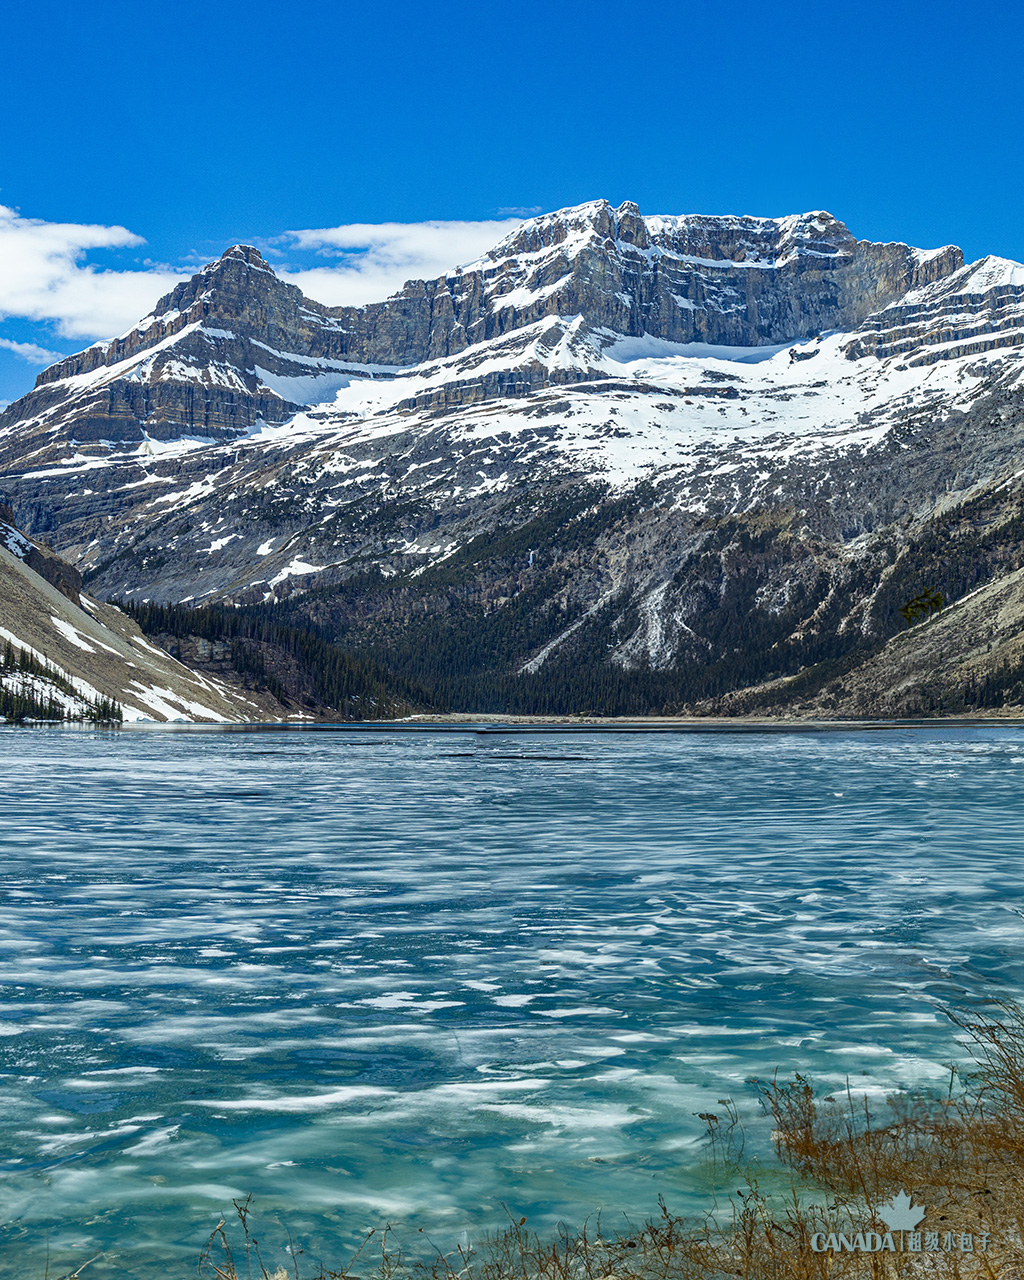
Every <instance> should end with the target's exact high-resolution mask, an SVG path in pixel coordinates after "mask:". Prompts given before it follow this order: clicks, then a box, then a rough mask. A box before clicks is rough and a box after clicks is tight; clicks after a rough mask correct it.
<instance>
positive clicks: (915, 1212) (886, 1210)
mask: <svg viewBox="0 0 1024 1280" xmlns="http://www.w3.org/2000/svg"><path fill="white" fill-rule="evenodd" d="M926 1213H927V1209H922V1208H921V1206H920V1205H919V1204H914V1203H913V1201H912V1200H911V1198H910V1196H908V1195H907V1193H906V1192H905V1191H901V1192H900V1193H899V1194H898V1195H895V1196H893V1198H892V1199H891V1200H890V1201H889V1202H888V1203H887V1204H883V1205H882V1206H881V1208H880V1209H879V1210H878V1216H879V1217H880V1218H881V1219H882V1221H883V1222H884V1223H885V1225H886V1226H887V1227H888V1228H889V1230H890V1231H913V1230H914V1228H915V1227H916V1226H917V1224H918V1223H919V1222H920V1221H921V1219H922V1218H923V1217H924V1215H925V1214H926Z"/></svg>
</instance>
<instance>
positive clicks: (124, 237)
mask: <svg viewBox="0 0 1024 1280" xmlns="http://www.w3.org/2000/svg"><path fill="white" fill-rule="evenodd" d="M143 243H144V241H143V239H142V237H141V236H137V235H135V234H134V233H133V232H131V231H129V230H128V229H127V228H126V227H104V226H92V225H83V224H79V223H68V222H43V221H41V220H40V219H37V218H23V217H22V216H21V214H19V213H18V212H17V211H16V210H14V209H8V208H6V207H5V206H3V205H0V317H4V316H20V317H23V318H24V319H27V320H48V321H51V322H52V323H53V324H54V325H55V326H56V329H57V332H58V333H59V334H60V335H61V336H62V337H66V338H104V337H109V336H110V335H111V334H113V333H120V332H121V331H122V330H124V329H127V328H128V327H129V326H130V325H131V324H133V323H134V322H135V321H136V320H138V319H139V318H140V317H142V316H144V315H146V313H147V312H148V311H149V310H150V309H151V308H152V306H153V303H154V302H155V301H156V300H157V298H159V297H160V295H161V294H163V293H166V292H167V290H168V289H171V288H173V286H174V285H175V284H176V283H177V282H178V281H179V280H181V279H185V278H186V277H187V274H188V273H187V272H186V273H181V274H178V273H175V272H172V271H169V270H166V269H156V270H146V271H108V270H103V269H101V268H100V267H98V266H95V265H94V264H92V263H88V262H86V261H85V258H86V255H87V253H88V252H89V250H90V249H123V248H129V247H133V246H136V245H141V244H143ZM3 345H4V347H5V348H7V349H13V348H10V346H9V344H8V343H7V342H5V343H4V344H3ZM20 345H29V346H31V345H32V344H20ZM17 354H22V353H20V352H19V353H17ZM24 358H25V359H30V358H31V357H29V356H28V355H25V357H24Z"/></svg>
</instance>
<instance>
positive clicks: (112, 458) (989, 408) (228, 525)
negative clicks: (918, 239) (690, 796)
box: [0, 201, 1024, 697]
mask: <svg viewBox="0 0 1024 1280" xmlns="http://www.w3.org/2000/svg"><path fill="white" fill-rule="evenodd" d="M1022 373H1024V267H1021V266H1019V265H1017V264H1015V263H1011V262H1007V261H1005V260H1001V259H997V258H986V259H984V260H982V261H981V262H978V263H974V264H970V265H965V264H964V262H963V257H962V254H961V253H960V251H959V250H958V249H956V248H954V247H952V246H947V247H945V248H942V249H938V250H932V251H922V250H918V249H914V248H911V247H909V246H907V245H903V244H873V243H870V242H866V241H860V240H857V239H856V238H855V237H854V236H853V235H851V233H850V232H849V231H848V230H847V228H846V227H845V226H844V225H843V224H842V223H840V222H837V221H836V220H835V219H834V218H832V217H831V216H830V215H829V214H826V213H820V212H819V213H810V214H804V215H799V216H793V217H788V218H781V219H769V218H748V217H717V218H716V217H708V216H679V217H643V216H641V215H640V213H639V211H638V210H637V208H636V206H635V205H632V204H628V203H627V204H624V205H622V206H620V207H619V208H618V209H614V208H612V207H611V206H609V205H608V204H607V202H604V201H598V202H594V203H591V204H587V205H582V206H579V207H578V208H574V209H568V210H563V211H560V212H559V213H555V214H549V215H545V216H544V217H540V218H535V219H533V220H531V221H529V222H527V223H525V224H523V225H522V226H521V227H519V228H518V229H517V230H516V231H514V232H513V233H512V234H511V235H509V236H508V237H506V239H504V240H503V241H502V242H501V243H500V244H498V245H497V246H496V247H495V248H494V249H492V250H491V251H490V252H489V253H488V254H487V255H485V256H484V257H483V258H481V259H479V260H478V261H476V262H473V263H470V264H466V265H464V266H463V267H462V268H456V269H453V270H452V271H450V272H448V273H447V274H446V275H445V276H443V277H440V278H439V279H437V280H433V281H412V282H410V283H408V284H407V285H406V286H405V288H404V289H403V290H402V291H401V292H400V293H399V294H396V295H395V296H394V297H392V298H390V299H387V300H385V301H383V302H380V303H375V304H372V305H369V306H365V307H359V308H328V307H324V306H322V305H320V304H319V303H316V302H314V301H312V300H310V299H307V298H305V297H304V296H303V295H302V293H301V292H300V291H299V290H298V289H296V288H295V287H294V286H292V285H288V284H286V283H284V282H282V281H281V280H279V279H278V278H277V277H276V276H275V274H274V272H273V271H272V270H271V268H270V267H269V266H268V265H267V263H266V262H264V260H263V259H262V258H261V256H260V255H259V254H258V253H257V251H256V250H255V249H252V248H248V247H245V246H235V247H233V248H231V249H229V250H228V251H227V252H226V253H225V254H224V256H223V257H222V258H221V259H220V260H219V261H218V262H215V263H211V264H210V265H209V266H207V267H205V268H204V269H203V270H202V271H201V272H199V273H197V274H196V275H195V276H194V277H193V278H192V279H191V280H190V281H188V282H186V283H184V284H182V285H180V286H178V288H176V289H175V290H174V291H173V292H172V293H170V294H169V295H167V297H165V298H163V299H161V300H160V302H159V303H158V304H157V305H156V307H155V308H154V310H153V312H152V314H151V315H149V316H147V317H146V318H145V319H143V320H142V321H140V322H139V324H138V325H136V326H135V327H134V328H133V329H132V330H130V331H129V332H128V333H126V334H123V335H122V336H121V337H119V338H117V339H114V340H112V341H111V342H108V343H98V344H96V345H95V346H93V347H91V348H89V349H88V350H87V351H85V352H82V353H81V354H80V355H78V356H73V357H70V358H68V359H67V360H64V361H61V362H60V363H58V364H56V365H54V366H53V367H52V368H50V369H48V370H46V372H45V373H43V374H42V375H41V376H40V378H39V379H38V381H37V385H36V388H35V390H33V391H32V392H31V393H30V394H29V395H27V396H25V397H24V398H23V399H22V400H20V401H18V402H17V403H16V404H14V405H12V406H10V408H9V409H8V410H7V411H6V412H5V413H4V414H3V415H0V468H2V469H0V492H2V493H3V494H5V495H6V496H7V499H8V501H10V502H11V503H12V505H13V506H14V508H15V509H16V511H17V514H18V516H19V518H20V520H21V521H22V523H23V524H24V525H26V526H27V527H28V528H30V529H33V530H38V531H45V532H46V533H47V536H48V537H49V538H50V539H51V540H52V541H53V542H54V544H55V545H57V546H58V547H59V548H61V549H62V550H63V551H65V552H66V553H68V554H69V555H71V556H72V557H73V558H75V559H76V560H77V562H78V564H79V566H80V567H81V568H82V569H83V571H84V572H86V574H87V575H89V576H90V577H91V579H92V582H93V586H94V589H96V590H99V591H101V592H105V593H108V594H117V595H125V596H134V597H136V598H155V599H162V600H193V601H195V600H200V599H202V600H222V601H233V602H257V601H264V600H265V601H281V600H283V599H284V598H285V597H288V598H289V603H288V608H289V609H291V610H293V611H294V610H298V611H304V612H305V614H306V615H307V616H309V617H315V618H316V619H317V620H318V622H319V623H320V624H322V625H323V627H324V628H325V629H326V630H328V631H330V632H331V634H333V635H338V636H341V637H343V638H346V639H347V641H348V642H350V643H352V644H353V645H355V646H357V647H364V648H365V647H369V648H370V649H373V650H374V651H378V652H379V651H381V645H384V646H385V648H388V647H390V648H389V651H393V650H394V648H395V645H396V644H400V643H405V640H404V639H402V637H408V636H409V635H411V634H412V633H413V631H415V632H416V634H418V635H421V636H422V637H423V642H424V643H427V644H432V643H434V642H435V640H436V635H435V632H436V629H437V628H438V627H441V626H442V623H443V625H444V626H448V627H451V626H454V627H455V628H456V631H457V632H458V634H459V635H460V636H462V637H463V639H464V641H465V643H466V644H470V643H471V638H472V637H473V636H479V635H480V634H482V633H483V632H484V631H487V629H488V628H490V629H491V630H494V629H495V627H496V626H498V624H497V622H496V621H495V619H496V618H499V617H504V618H510V617H511V616H512V612H515V611H517V610H518V611H519V612H520V613H523V612H524V611H525V613H526V614H528V623H525V624H524V625H523V626H522V627H519V628H518V630H516V635H515V639H514V640H510V641H509V642H508V643H507V644H506V645H505V647H504V648H501V647H500V646H499V649H500V652H495V654H493V655H491V656H490V657H488V658H486V659H481V662H482V663H484V664H485V665H486V662H490V664H491V666H490V668H489V670H491V671H492V673H493V674H495V676H497V674H498V673H504V675H506V676H511V675H514V673H516V672H526V673H534V674H537V673H540V672H542V671H545V670H548V671H550V670H551V669H552V667H553V666H556V665H557V664H559V663H562V664H565V665H567V667H568V666H569V665H571V666H572V667H573V670H574V671H578V670H579V669H580V662H581V661H582V660H583V658H582V657H581V655H585V663H586V664H589V667H588V669H591V668H592V669H594V670H597V669H598V668H600V669H601V670H605V669H610V668H609V664H610V667H611V668H614V669H615V670H618V671H620V672H630V671H632V672H639V671H647V670H652V671H660V672H665V673H672V672H675V673H677V675H678V674H679V673H680V672H682V671H683V670H684V669H689V668H690V667H692V666H693V665H694V664H698V665H699V666H700V667H701V669H702V670H704V671H705V672H706V671H707V670H710V669H715V670H718V671H719V672H720V679H718V681H717V684H715V686H714V687H715V688H716V689H718V688H726V687H733V686H734V685H735V684H736V682H737V681H739V682H743V681H747V682H749V680H750V679H751V678H753V677H756V676H761V675H765V674H785V672H786V671H788V670H791V669H792V670H795V669H796V668H797V667H798V666H800V665H805V664H806V663H807V662H808V661H818V660H820V659H822V658H825V659H828V660H832V658H834V657H836V656H837V655H839V654H841V653H843V652H846V651H847V650H849V649H850V647H851V646H852V645H855V644H856V643H859V642H861V641H865V638H867V639H869V640H871V639H878V638H880V637H881V638H884V636H885V635H886V634H887V633H891V632H892V630H893V628H894V627H895V626H897V625H898V620H897V619H896V618H895V616H894V615H895V614H896V611H897V609H898V607H899V604H900V603H902V601H901V600H897V598H896V597H897V596H898V595H899V593H900V592H901V591H903V590H904V588H906V590H910V588H911V587H912V586H913V585H914V581H915V580H916V579H914V574H915V573H917V572H918V569H915V568H914V565H913V564H912V563H911V562H912V561H913V555H912V554H911V551H912V548H913V547H915V546H917V545H918V542H919V540H920V536H921V530H923V529H924V528H925V527H926V526H927V527H929V528H930V527H931V524H929V522H934V521H935V520H936V519H938V518H939V516H940V515H941V514H942V512H948V511H950V510H952V509H954V508H956V507H957V505H958V504H962V502H963V501H976V500H977V499H978V496H979V495H980V494H982V493H983V492H984V493H988V492H990V491H991V492H996V491H998V492H999V493H1001V494H1003V498H1006V496H1007V495H1009V494H1013V493H1015V492H1016V487H1017V484H1018V481H1017V471H1018V469H1019V468H1018V466H1017V461H1018V458H1019V446H1020V440H1019V433H1020V428H1021V426H1022V425H1024V413H1022V407H1021V397H1022V385H1024V384H1022V383H1021V375H1022ZM1000 485H1002V486H1003V488H1002V489H999V488H998V486H1000ZM1002 500H1003V499H1000V501H1002ZM943 518H945V517H943ZM520 543H522V545H521V546H520ZM994 554H995V553H993V555H994ZM908 557H909V559H908ZM914 563H915V564H916V562H914ZM928 568H929V570H930V565H929V566H928ZM919 569H920V572H925V566H923V565H922V566H919ZM936 571H937V570H936ZM955 576H956V575H954V577H955ZM961 576H962V575H961ZM904 577H906V581H904ZM957 580H958V581H959V579H957ZM313 588H315V589H316V590H312V589H313ZM946 589H947V591H954V592H955V591H956V590H957V589H958V588H956V586H955V585H953V584H952V583H950V584H947V588H946ZM911 594H913V592H911ZM890 596H891V598H890ZM510 610H511V611H512V612H510ZM432 628H433V630H432ZM498 630H501V627H500V626H498ZM514 630H515V628H514ZM858 637H859V639H858ZM385 641H386V644H385ZM503 643H504V642H503ZM755 649H756V653H755ZM766 654H768V655H769V656H766ZM573 655H576V656H575V657H574V656H573ZM743 655H746V656H745V657H744V656H743ZM410 662H412V666H411V667H410V670H413V669H416V671H417V672H418V674H420V675H422V674H423V671H422V669H420V668H416V663H415V662H413V661H412V659H410ZM481 669H482V668H481ZM679 680H682V676H681V675H680V676H679ZM692 683H693V682H692V681H691V684H692ZM698 683H699V682H698ZM677 685H678V687H679V688H680V689H682V688H683V686H684V685H685V680H683V683H682V684H679V681H678V680H677ZM659 687H660V686H659ZM666 687H667V686H666ZM686 687H687V688H689V686H686ZM694 687H696V686H694ZM702 687H703V686H702ZM573 696H575V695H573ZM652 696H653V695H652ZM658 696H660V694H659V695H658ZM682 696H683V694H680V697H682Z"/></svg>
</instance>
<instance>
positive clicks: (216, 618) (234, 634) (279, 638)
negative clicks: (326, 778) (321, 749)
mask: <svg viewBox="0 0 1024 1280" xmlns="http://www.w3.org/2000/svg"><path fill="white" fill-rule="evenodd" d="M115 603H117V605H118V608H120V609H122V610H123V611H124V612H125V613H127V614H128V615H129V617H131V618H134V619H135V621H136V622H137V623H138V624H139V626H140V627H141V628H142V630H143V631H144V632H146V634H147V635H151V636H161V635H162V636H167V635H170V636H174V637H175V638H178V639H185V638H187V637H196V638H197V639H201V640H209V641H211V642H216V641H221V642H224V643H226V644H228V645H229V646H230V657H229V660H230V663H231V665H232V667H233V668H234V669H235V671H237V672H238V674H239V675H240V676H242V677H243V678H244V679H245V680H246V681H247V683H249V684H250V685H251V686H253V687H256V688H260V689H265V690H266V691H267V692H268V693H270V694H271V695H272V696H273V697H274V698H276V699H277V700H278V701H279V702H281V703H282V704H283V705H288V704H289V703H291V702H295V703H299V704H301V705H304V706H305V707H306V708H310V707H312V706H319V707H322V708H328V709H330V710H333V711H336V712H338V713H339V714H340V715H341V716H342V717H343V718H344V719H349V720H364V719H376V718H391V717H394V716H399V715H408V714H410V713H411V712H414V711H422V710H424V709H426V708H427V707H428V706H429V699H428V698H427V696H426V694H425V692H424V690H423V689H422V688H420V687H419V686H417V685H416V684H415V683H414V682H412V681H410V680H406V679H403V678H401V677H400V676H392V675H391V674H390V673H389V672H388V671H387V670H386V668H385V667H384V666H383V665H382V664H381V663H380V662H378V661H376V660H374V659H372V658H368V657H364V656H359V655H353V654H351V653H348V652H346V651H345V650H344V649H341V648H339V647H338V645H336V644H332V643H331V642H330V641H329V640H327V639H325V638H324V637H323V636H322V635H321V634H320V633H319V632H318V631H317V630H316V628H315V627H313V626H311V625H309V624H308V623H307V624H305V625H303V624H302V623H301V622H300V623H298V624H294V623H292V622H286V621H282V620H281V619H280V617H279V616H275V611H274V609H273V606H260V605H254V606H249V607H246V608H242V609H230V608H223V607H220V606H217V605H203V606H201V607H199V608H191V607H189V606H188V605H181V604H151V603H149V602H144V603H141V604H139V603H135V602H133V601H117V602H115Z"/></svg>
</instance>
